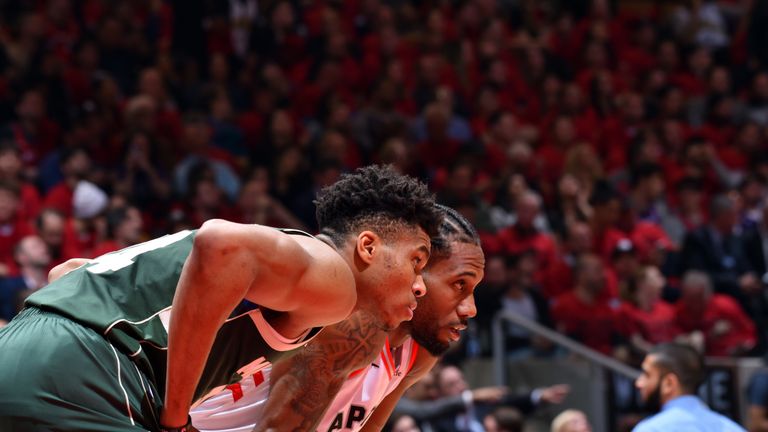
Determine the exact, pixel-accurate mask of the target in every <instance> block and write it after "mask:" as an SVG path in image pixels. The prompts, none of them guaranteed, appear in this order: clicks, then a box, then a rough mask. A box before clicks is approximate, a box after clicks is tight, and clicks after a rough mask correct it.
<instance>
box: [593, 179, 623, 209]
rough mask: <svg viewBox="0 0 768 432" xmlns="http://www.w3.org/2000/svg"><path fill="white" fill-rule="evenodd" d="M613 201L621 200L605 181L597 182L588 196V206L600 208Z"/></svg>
mask: <svg viewBox="0 0 768 432" xmlns="http://www.w3.org/2000/svg"><path fill="white" fill-rule="evenodd" d="M614 200H621V197H620V196H619V193H618V192H617V191H616V189H615V188H614V187H613V186H612V185H611V184H610V183H609V182H608V181H607V180H597V181H596V182H595V185H594V187H593V188H592V194H591V195H590V196H589V205H591V206H602V205H605V204H608V203H610V202H611V201H614Z"/></svg>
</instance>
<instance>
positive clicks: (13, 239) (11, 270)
mask: <svg viewBox="0 0 768 432" xmlns="http://www.w3.org/2000/svg"><path fill="white" fill-rule="evenodd" d="M19 198H20V195H19V188H18V186H17V185H15V184H14V183H8V182H1V181H0V276H8V275H16V274H17V272H18V268H17V266H16V262H15V261H14V259H13V249H14V247H15V246H16V244H17V243H18V242H19V240H21V239H22V238H24V237H25V236H28V235H31V234H32V233H33V231H32V227H31V226H30V225H29V221H26V220H22V219H19V209H20V203H19Z"/></svg>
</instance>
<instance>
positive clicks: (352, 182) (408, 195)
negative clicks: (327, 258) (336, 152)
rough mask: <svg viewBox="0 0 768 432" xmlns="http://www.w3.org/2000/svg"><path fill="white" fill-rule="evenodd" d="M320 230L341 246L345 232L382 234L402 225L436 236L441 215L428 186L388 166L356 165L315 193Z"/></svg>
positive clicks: (385, 234)
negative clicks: (363, 231) (368, 230)
mask: <svg viewBox="0 0 768 432" xmlns="http://www.w3.org/2000/svg"><path fill="white" fill-rule="evenodd" d="M315 204H316V206H317V212H316V216H317V223H318V226H319V227H320V232H321V233H323V234H325V235H327V236H328V237H330V238H331V240H332V241H333V242H334V244H336V245H337V246H341V245H342V244H343V243H344V241H345V240H346V237H347V235H349V234H350V233H353V232H356V231H358V230H360V229H370V230H372V231H374V232H376V233H377V234H379V235H381V236H382V237H386V236H387V235H389V234H393V233H394V232H396V231H399V230H400V229H402V228H403V227H404V226H419V227H421V228H422V229H423V230H424V231H426V232H427V234H428V235H429V236H430V237H436V236H437V234H438V227H439V226H440V221H441V220H442V217H443V215H442V214H441V213H440V211H438V210H437V208H436V207H435V199H434V196H433V195H432V194H431V193H430V192H429V190H428V189H427V186H426V185H425V184H424V183H422V182H420V181H418V180H416V179H414V178H412V177H409V176H406V175H402V174H399V173H398V172H396V171H395V170H394V169H393V168H392V167H390V166H380V165H371V166H367V167H363V168H358V169H357V170H355V171H354V172H353V173H351V174H344V175H342V176H341V179H340V180H339V181H338V182H336V183H334V184H333V185H331V186H328V187H326V188H324V189H323V190H321V191H320V192H319V193H318V196H317V199H316V200H315Z"/></svg>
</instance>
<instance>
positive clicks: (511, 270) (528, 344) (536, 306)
mask: <svg viewBox="0 0 768 432" xmlns="http://www.w3.org/2000/svg"><path fill="white" fill-rule="evenodd" d="M506 269H507V287H506V290H505V291H504V293H503V295H502V297H501V298H500V299H499V301H500V303H501V310H502V311H507V312H512V313H514V314H516V315H518V316H521V317H524V318H528V319H529V320H531V321H533V322H537V323H539V324H542V325H545V326H548V327H551V326H552V322H551V320H550V318H549V308H548V305H547V302H546V300H545V299H544V297H542V296H541V294H540V293H539V291H540V289H539V286H538V285H537V284H536V281H535V280H534V276H535V272H536V257H535V255H534V253H533V252H524V253H522V254H520V255H517V256H512V257H509V258H507V262H506ZM505 334H506V336H507V340H506V342H507V343H506V348H507V352H509V353H510V354H511V355H513V356H516V357H518V356H524V357H525V356H529V355H531V354H534V355H535V354H547V353H549V352H551V350H552V348H553V347H552V344H551V343H550V342H549V341H548V340H546V339H543V338H541V337H539V336H537V335H535V334H531V332H529V331H528V330H526V329H524V328H522V327H520V326H517V325H515V324H512V323H508V325H507V331H506V333H505Z"/></svg>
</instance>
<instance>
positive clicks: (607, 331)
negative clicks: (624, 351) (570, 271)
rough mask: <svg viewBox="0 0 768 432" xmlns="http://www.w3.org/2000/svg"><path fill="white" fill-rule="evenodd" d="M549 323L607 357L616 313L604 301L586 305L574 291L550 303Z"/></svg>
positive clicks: (610, 347)
mask: <svg viewBox="0 0 768 432" xmlns="http://www.w3.org/2000/svg"><path fill="white" fill-rule="evenodd" d="M552 319H553V320H554V322H555V324H556V326H557V328H558V330H560V331H563V332H564V333H566V334H567V335H569V336H571V337H573V338H574V339H576V340H579V341H581V342H582V343H584V344H585V345H587V346H588V347H590V348H593V349H595V350H597V351H600V352H602V353H603V354H610V353H611V351H612V349H613V337H614V335H616V334H618V333H620V332H619V331H617V329H616V325H617V320H616V312H615V311H614V309H613V308H611V306H610V305H609V303H608V301H606V300H599V299H598V300H596V301H595V302H594V303H592V304H588V303H585V302H584V301H582V300H581V299H580V298H579V297H578V296H577V295H576V291H570V292H567V293H565V294H562V295H560V296H558V297H557V298H556V299H555V301H554V302H553V303H552Z"/></svg>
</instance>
